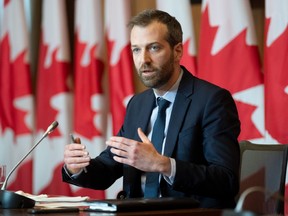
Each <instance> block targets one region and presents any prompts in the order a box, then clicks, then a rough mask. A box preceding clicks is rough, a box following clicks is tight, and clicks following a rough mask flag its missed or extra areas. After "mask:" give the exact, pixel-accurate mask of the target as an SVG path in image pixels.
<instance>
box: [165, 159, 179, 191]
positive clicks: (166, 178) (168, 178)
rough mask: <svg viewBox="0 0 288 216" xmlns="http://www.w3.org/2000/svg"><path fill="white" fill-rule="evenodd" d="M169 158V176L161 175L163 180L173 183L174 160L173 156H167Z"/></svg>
mask: <svg viewBox="0 0 288 216" xmlns="http://www.w3.org/2000/svg"><path fill="white" fill-rule="evenodd" d="M169 159H170V164H171V173H170V176H165V175H164V176H163V177H164V179H165V181H166V182H167V183H168V184H170V185H172V184H173V183H174V178H175V175H176V161H175V159H174V158H169Z"/></svg>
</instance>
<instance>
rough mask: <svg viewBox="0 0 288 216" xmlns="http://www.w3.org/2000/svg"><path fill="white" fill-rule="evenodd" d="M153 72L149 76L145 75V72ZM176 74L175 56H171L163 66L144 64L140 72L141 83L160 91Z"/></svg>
mask: <svg viewBox="0 0 288 216" xmlns="http://www.w3.org/2000/svg"><path fill="white" fill-rule="evenodd" d="M147 70H148V71H152V72H153V73H152V74H150V75H149V76H147V75H144V72H145V71H147ZM173 72H174V56H173V55H172V54H171V55H170V58H169V59H168V61H167V62H166V63H165V64H163V65H162V66H159V67H155V66H153V65H152V64H150V63H149V64H147V63H145V64H143V65H142V66H141V67H140V69H139V70H138V76H139V78H140V80H141V82H142V83H143V84H144V85H145V86H146V87H148V88H154V89H159V88H161V87H162V86H163V85H165V84H166V83H167V82H168V81H169V79H170V78H171V77H172V74H173Z"/></svg>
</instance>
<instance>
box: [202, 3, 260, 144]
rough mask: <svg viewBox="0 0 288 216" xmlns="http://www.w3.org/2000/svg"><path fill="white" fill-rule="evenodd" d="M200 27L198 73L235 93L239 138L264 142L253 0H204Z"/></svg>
mask: <svg viewBox="0 0 288 216" xmlns="http://www.w3.org/2000/svg"><path fill="white" fill-rule="evenodd" d="M200 28H201V29H200V37H199V38H200V42H199V55H198V58H199V64H198V73H197V74H198V76H199V77H201V78H203V79H205V80H208V81H211V82H212V83H215V84H217V85H219V86H221V87H224V88H226V89H228V90H229V91H230V92H231V93H232V95H233V97H234V99H235V101H236V105H237V108H238V112H239V116H240V121H241V134H240V136H239V140H244V139H245V140H251V141H255V142H263V141H264V136H265V128H264V89H263V74H262V72H261V65H260V56H259V53H258V48H257V45H256V34H255V29H254V25H253V17H252V11H251V6H250V3H249V0H234V1H230V0H203V1H202V17H201V27H200Z"/></svg>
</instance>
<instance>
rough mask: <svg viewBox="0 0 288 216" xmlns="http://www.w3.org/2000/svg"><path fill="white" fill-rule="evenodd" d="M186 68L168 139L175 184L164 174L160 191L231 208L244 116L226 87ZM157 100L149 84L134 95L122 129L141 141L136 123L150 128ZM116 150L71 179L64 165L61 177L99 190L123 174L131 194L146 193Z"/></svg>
mask: <svg viewBox="0 0 288 216" xmlns="http://www.w3.org/2000/svg"><path fill="white" fill-rule="evenodd" d="M182 68H183V70H184V73H183V77H182V80H181V82H180V84H179V88H178V92H177V95H176V98H175V102H174V106H173V109H172V113H171V119H170V124H169V127H168V132H167V138H166V144H165V155H166V156H168V157H172V158H174V159H175V160H176V176H175V180H174V183H173V185H169V184H168V183H167V182H166V181H165V180H164V179H162V180H161V184H160V185H161V186H160V187H161V194H162V196H165V197H166V196H173V197H183V196H187V197H194V198H195V199H197V200H199V201H200V206H201V207H208V208H210V207H211V208H233V207H234V206H235V201H234V197H235V195H236V194H237V193H238V190H239V163H240V162H239V161H240V153H239V145H238V141H237V138H238V135H239V133H240V122H239V119H238V113H237V109H236V106H235V103H234V100H233V98H232V96H231V94H230V93H229V92H228V91H227V90H225V89H222V88H220V87H218V86H215V85H213V84H211V83H208V82H206V81H204V80H201V79H198V78H196V77H194V76H193V75H191V73H189V72H188V71H187V70H186V69H185V68H184V67H182ZM154 106H155V96H154V93H153V90H151V89H149V90H146V91H144V92H142V93H140V94H138V95H135V96H134V97H132V99H131V100H130V102H129V104H128V106H127V110H126V116H125V121H124V124H123V125H122V128H121V130H120V131H119V133H118V135H119V136H123V137H127V138H131V139H134V140H139V141H141V140H140V138H139V137H138V134H137V128H138V127H141V128H142V130H143V131H144V133H145V132H146V134H147V127H148V124H149V121H150V115H151V112H152V109H153V108H154ZM112 156H113V155H112V153H111V152H110V149H109V148H107V149H106V150H104V151H103V152H102V153H101V154H100V155H99V156H98V157H96V158H95V159H92V160H91V163H90V165H89V166H88V167H87V170H88V172H87V173H82V174H81V175H80V176H79V177H78V178H77V179H72V178H70V177H69V176H68V175H67V174H66V173H65V172H64V171H63V180H64V181H66V182H69V183H72V184H76V185H78V186H82V187H88V188H94V189H99V190H101V189H106V188H108V187H109V186H110V185H111V184H113V182H114V181H115V180H116V179H118V178H119V177H121V176H124V180H123V181H124V184H123V187H124V191H125V192H126V194H127V196H128V197H141V196H143V192H142V190H141V181H140V177H141V172H140V171H139V170H137V169H135V168H133V167H130V166H127V165H123V164H120V163H117V162H115V161H114V160H113V158H112Z"/></svg>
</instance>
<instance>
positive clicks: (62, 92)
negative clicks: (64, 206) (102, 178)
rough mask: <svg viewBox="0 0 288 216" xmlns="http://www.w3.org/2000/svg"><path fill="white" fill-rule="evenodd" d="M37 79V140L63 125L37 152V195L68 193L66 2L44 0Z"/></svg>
mask: <svg viewBox="0 0 288 216" xmlns="http://www.w3.org/2000/svg"><path fill="white" fill-rule="evenodd" d="M41 27H42V28H41V40H40V47H39V49H40V51H39V62H38V66H39V67H38V79H37V89H36V93H37V98H36V99H37V106H36V117H37V121H36V123H37V137H40V136H42V135H43V132H44V131H45V130H46V128H47V127H48V126H49V125H50V124H51V123H52V122H53V121H55V120H56V121H58V122H59V126H58V128H56V129H55V130H54V132H53V133H51V134H50V135H49V136H48V137H47V138H46V139H45V140H44V141H43V142H42V143H41V145H39V146H38V147H37V148H36V149H35V150H36V151H35V153H34V193H36V194H38V193H45V194H67V195H70V194H69V192H70V186H69V184H67V183H63V182H62V177H61V168H62V166H63V152H64V146H65V144H67V143H71V140H70V139H69V133H71V124H72V122H71V94H70V93H69V88H68V81H69V79H68V78H69V70H70V59H69V57H70V56H69V47H68V44H69V43H68V42H69V40H68V34H67V23H66V8H65V1H64V0H43V5H42V24H41Z"/></svg>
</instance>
